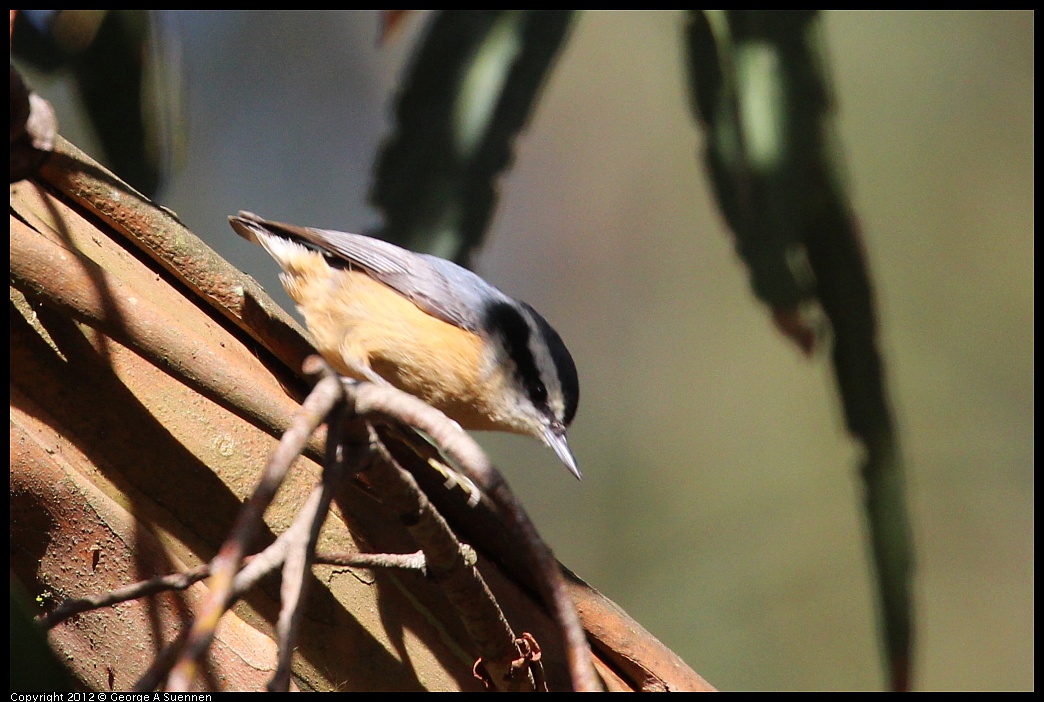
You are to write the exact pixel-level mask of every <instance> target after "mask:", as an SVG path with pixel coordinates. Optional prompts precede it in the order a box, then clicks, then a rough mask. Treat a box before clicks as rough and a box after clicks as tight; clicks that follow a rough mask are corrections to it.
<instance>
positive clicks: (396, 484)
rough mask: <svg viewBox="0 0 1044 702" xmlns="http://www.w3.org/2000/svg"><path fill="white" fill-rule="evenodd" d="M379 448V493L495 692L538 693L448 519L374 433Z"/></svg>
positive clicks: (375, 479)
mask: <svg viewBox="0 0 1044 702" xmlns="http://www.w3.org/2000/svg"><path fill="white" fill-rule="evenodd" d="M372 441H373V446H374V449H375V450H376V451H377V453H378V455H379V456H380V457H381V458H382V459H383V460H382V461H378V462H375V463H374V465H373V466H372V468H371V469H370V470H369V471H368V475H369V478H370V483H371V485H372V486H373V488H374V490H375V491H376V492H377V493H378V494H379V495H380V496H381V498H382V499H383V500H384V501H386V502H387V503H388V504H389V506H390V507H391V508H392V509H394V510H395V511H396V513H397V514H398V515H399V518H400V520H401V521H402V522H403V524H404V525H405V526H406V528H407V529H408V530H409V532H410V534H411V535H412V536H413V537H414V538H415V539H416V540H417V542H418V543H419V544H420V546H421V548H422V549H423V551H424V554H425V557H426V558H427V564H428V573H429V575H430V576H431V577H432V578H433V579H434V580H435V581H436V582H437V583H438V584H439V586H440V587H441V589H442V591H443V593H445V595H446V598H447V599H448V600H449V601H450V604H452V605H453V607H454V609H455V610H456V611H457V614H458V615H459V616H460V619H461V622H462V623H463V624H464V627H465V628H466V629H467V631H468V635H469V636H470V637H471V640H472V641H473V642H474V643H475V645H476V647H477V648H478V652H479V658H480V659H481V660H482V662H483V663H484V664H485V667H486V669H487V670H488V671H489V673H490V678H491V680H492V683H493V685H494V686H495V689H498V690H501V691H532V690H533V689H534V680H533V677H532V675H531V671H530V670H529V668H527V667H524V666H523V667H519V666H516V665H515V662H516V661H517V660H519V659H520V658H522V655H521V651H520V650H519V648H518V644H517V643H516V640H515V634H514V632H513V631H512V629H511V625H510V624H508V622H507V619H506V618H505V617H504V613H503V612H502V611H501V609H500V606H499V605H498V604H497V601H496V599H495V598H494V597H493V594H492V593H491V592H490V591H489V588H488V587H487V586H486V582H485V580H484V579H483V578H482V575H481V574H480V573H479V572H478V570H477V569H476V568H475V560H474V557H473V556H474V553H473V552H472V554H471V556H472V557H471V558H468V557H467V556H466V554H465V552H464V550H463V548H462V544H461V543H460V542H459V541H458V540H457V537H456V536H455V535H454V534H453V531H452V530H451V529H450V528H449V525H448V524H446V521H445V520H444V519H443V518H442V515H440V514H439V513H438V511H436V510H435V508H434V507H433V506H432V504H431V503H430V502H429V501H428V498H427V497H426V496H425V495H424V493H423V491H421V489H420V488H419V487H418V486H417V482H416V480H414V478H413V476H412V475H410V473H409V472H408V471H406V470H404V469H403V468H402V467H401V466H400V465H399V463H398V462H397V461H396V460H395V458H394V457H393V456H392V455H391V453H389V452H388V449H387V447H385V446H384V443H383V442H382V441H381V440H380V438H379V437H377V436H376V433H374V435H373V438H372Z"/></svg>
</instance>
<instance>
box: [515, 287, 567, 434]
mask: <svg viewBox="0 0 1044 702" xmlns="http://www.w3.org/2000/svg"><path fill="white" fill-rule="evenodd" d="M522 305H523V306H524V307H525V308H526V309H527V310H529V313H530V315H531V316H532V317H533V319H534V320H535V321H536V323H537V328H538V329H539V330H540V335H541V336H542V337H543V338H544V344H546V345H547V349H548V351H550V352H551V360H552V361H554V364H555V371H556V372H557V374H558V385H559V387H560V388H561V389H562V402H563V407H562V417H561V421H562V423H563V424H564V425H566V426H569V425H570V424H571V423H572V421H573V417H575V416H576V406H577V404H578V403H579V401H580V379H579V377H578V376H577V373H576V364H575V363H573V357H572V356H571V355H570V354H569V349H567V348H566V345H565V342H564V341H562V337H560V336H559V335H558V332H556V331H555V329H554V327H552V326H551V325H550V324H549V323H548V321H547V320H546V319H544V318H543V317H541V316H540V314H539V313H537V311H536V310H534V309H533V308H532V307H530V306H529V305H527V304H526V303H524V302H523V303H522Z"/></svg>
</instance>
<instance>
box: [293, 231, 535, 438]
mask: <svg viewBox="0 0 1044 702" xmlns="http://www.w3.org/2000/svg"><path fill="white" fill-rule="evenodd" d="M284 263H285V264H286V265H284V273H283V276H282V279H283V286H284V287H285V288H286V290H287V292H288V293H289V294H290V297H292V298H293V300H294V301H295V302H296V303H297V305H298V308H299V309H300V310H301V313H302V314H303V315H304V317H305V321H306V323H307V324H308V329H309V331H311V333H312V335H313V336H314V337H315V342H316V346H317V350H318V351H319V353H321V354H322V355H323V357H324V358H325V359H326V360H327V361H328V362H329V363H330V364H331V365H332V366H334V368H336V369H337V371H338V372H339V373H341V374H343V375H345V376H348V377H353V378H357V379H360V380H363V379H365V378H362V377H360V374H359V372H358V371H357V370H355V369H357V368H359V367H368V368H370V369H372V370H373V371H374V372H375V373H377V375H379V376H380V377H381V378H383V379H384V380H386V381H388V382H389V383H390V384H392V385H394V386H395V387H398V388H399V389H401V390H405V391H406V392H408V393H410V394H412V395H416V396H417V397H419V398H421V399H422V400H424V401H425V402H427V403H428V404H431V405H433V406H435V407H437V408H438V409H440V410H442V411H443V412H445V413H446V415H447V416H449V417H450V418H451V419H453V420H454V421H456V422H457V423H458V424H460V425H461V426H462V427H464V428H467V429H499V430H502V431H504V430H506V431H512V430H514V429H513V427H511V426H507V425H505V424H504V423H503V422H502V420H501V418H500V417H499V416H498V415H499V412H498V409H497V407H496V403H495V402H491V401H490V398H491V397H499V396H500V395H499V394H498V393H500V392H501V388H500V387H499V383H501V382H503V376H502V374H500V373H498V372H494V371H495V370H496V368H495V365H496V362H497V361H496V359H495V358H493V357H492V356H491V355H490V354H489V353H488V352H487V349H486V345H485V343H484V342H483V340H482V339H481V338H480V337H478V336H476V335H475V334H472V333H471V332H468V331H465V330H463V329H461V328H459V327H457V326H455V325H453V324H449V323H447V322H444V321H442V320H440V319H436V318H435V317H432V316H431V315H429V314H427V313H426V312H424V311H422V310H421V309H420V308H419V307H417V306H416V305H414V304H413V303H412V302H410V301H409V300H408V299H406V298H405V297H403V296H402V295H400V294H399V293H398V292H396V291H395V290H393V289H392V288H390V287H388V286H387V285H384V284H383V283H380V282H378V281H376V280H374V279H373V278H371V277H370V276H369V275H367V274H366V273H365V272H363V271H361V270H354V271H350V270H347V269H338V268H331V267H330V266H329V265H328V264H327V263H326V260H325V259H324V258H323V257H322V256H321V255H320V254H318V253H314V252H310V251H309V252H307V253H302V254H301V255H298V256H294V258H293V260H291V261H284ZM516 431H517V430H516Z"/></svg>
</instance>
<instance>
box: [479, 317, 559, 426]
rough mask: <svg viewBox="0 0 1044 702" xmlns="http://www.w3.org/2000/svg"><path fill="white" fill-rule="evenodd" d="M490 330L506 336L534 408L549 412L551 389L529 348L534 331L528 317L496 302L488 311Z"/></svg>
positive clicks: (517, 372) (507, 346) (505, 343)
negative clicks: (548, 396)
mask: <svg viewBox="0 0 1044 702" xmlns="http://www.w3.org/2000/svg"><path fill="white" fill-rule="evenodd" d="M486 329H496V330H498V331H499V332H500V333H501V334H502V335H503V337H504V347H505V348H506V349H507V350H508V354H509V355H510V357H511V360H512V361H513V362H514V364H515V373H516V375H517V377H518V380H519V381H520V382H521V383H522V387H524V388H525V389H526V394H527V395H529V399H530V400H531V401H532V402H533V406H534V407H536V408H537V409H540V410H542V411H547V410H548V406H547V387H546V386H545V385H544V382H543V380H541V378H540V370H539V369H538V368H537V365H536V360H535V359H534V358H533V352H532V351H531V350H530V348H529V335H530V330H529V324H527V323H526V319H525V317H523V316H522V314H521V313H520V312H519V311H518V310H517V309H515V308H514V307H513V306H511V305H510V304H508V303H507V302H495V303H493V304H492V305H490V306H489V308H488V309H487V310H486Z"/></svg>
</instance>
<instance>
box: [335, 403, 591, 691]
mask: <svg viewBox="0 0 1044 702" xmlns="http://www.w3.org/2000/svg"><path fill="white" fill-rule="evenodd" d="M346 393H347V394H348V397H349V399H350V401H352V402H353V404H354V409H355V412H356V413H357V414H359V415H360V416H362V417H367V416H373V417H385V418H391V419H394V420H396V421H399V422H402V423H405V424H408V425H410V426H413V427H416V428H417V429H420V430H421V431H423V432H424V433H425V434H427V435H428V436H430V437H431V438H432V440H433V441H434V442H435V444H436V445H438V446H439V448H440V449H442V451H443V452H444V453H445V454H446V455H447V456H448V457H449V458H450V459H451V460H453V461H454V463H456V464H457V466H458V467H459V469H460V470H461V472H463V473H464V474H465V475H466V476H467V477H468V478H469V479H470V480H472V482H474V483H475V484H477V485H478V486H479V487H480V488H482V490H483V491H484V492H485V493H486V495H487V496H488V497H489V498H490V499H491V500H493V502H494V503H496V504H497V505H498V506H499V507H500V508H501V509H502V510H503V512H504V514H505V516H506V517H507V518H508V520H509V526H510V528H511V529H512V531H513V532H514V533H515V534H516V535H517V536H518V538H519V540H520V541H521V543H522V545H523V548H524V549H525V553H526V556H527V560H528V562H529V565H530V567H531V568H532V569H533V571H534V572H535V573H538V574H540V577H538V578H537V582H538V586H539V587H540V590H541V595H542V597H543V598H544V601H545V603H546V604H547V605H548V606H549V607H550V608H551V611H552V615H553V616H554V619H555V621H556V622H558V625H559V627H560V628H561V631H562V636H563V639H564V644H565V649H566V652H567V656H568V658H569V670H570V675H571V678H572V682H573V688H574V689H575V690H577V691H599V690H601V689H602V687H601V685H600V684H599V681H598V676H597V674H596V673H595V670H594V666H593V665H592V663H591V652H590V648H589V647H588V644H587V637H586V634H585V632H584V629H583V626H582V625H581V623H580V618H579V617H578V616H577V613H576V609H575V607H574V605H573V601H572V598H571V597H570V596H569V592H568V590H567V589H566V585H565V581H564V579H563V577H562V572H561V570H560V569H559V568H560V567H559V565H558V561H557V560H555V557H554V555H553V554H552V553H551V550H550V549H549V548H548V547H547V545H546V544H544V542H543V540H541V538H540V536H539V534H538V533H537V531H536V527H534V526H533V523H532V521H530V519H529V516H528V515H527V514H526V512H525V510H524V509H523V508H522V505H521V504H520V503H519V502H518V499H517V498H516V497H515V496H514V494H512V492H511V490H510V489H509V488H508V486H507V483H506V482H505V480H504V478H503V476H501V474H500V472H499V471H497V469H496V468H494V467H493V465H492V463H490V461H489V458H487V457H486V455H485V453H484V452H483V451H482V449H481V448H480V447H479V445H478V444H477V443H476V442H475V440H474V439H472V438H471V436H469V435H468V434H467V433H466V432H465V431H464V430H463V429H461V428H460V426H458V425H457V424H456V423H455V422H453V421H451V420H450V419H449V418H447V417H446V415H444V414H443V413H442V412H440V411H439V410H437V409H435V408H434V407H431V406H430V405H427V404H425V403H424V402H422V401H421V400H419V399H417V398H415V397H413V396H412V395H409V394H407V393H405V392H402V391H400V390H397V389H396V388H393V387H391V386H377V385H374V384H372V383H358V384H347V385H346ZM429 565H430V564H429Z"/></svg>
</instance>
